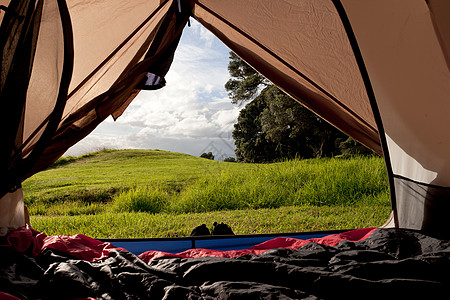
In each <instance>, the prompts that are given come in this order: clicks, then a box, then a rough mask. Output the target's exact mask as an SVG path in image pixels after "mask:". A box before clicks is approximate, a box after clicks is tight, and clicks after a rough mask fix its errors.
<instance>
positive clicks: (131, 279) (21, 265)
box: [0, 228, 450, 299]
mask: <svg viewBox="0 0 450 300" xmlns="http://www.w3.org/2000/svg"><path fill="white" fill-rule="evenodd" d="M351 236H352V239H353V240H352V241H349V240H347V238H350V237H351ZM326 239H328V241H326ZM58 240H59V239H58ZM59 241H60V242H62V243H65V242H67V241H66V240H59ZM337 242H338V243H337ZM98 243H99V244H101V242H98ZM331 245H334V246H331ZM274 246H275V247H277V246H280V247H279V248H271V247H274ZM254 248H258V249H260V250H262V249H263V248H264V249H265V250H267V251H265V252H263V253H261V254H255V253H249V252H247V253H245V252H242V253H241V254H242V255H241V256H239V255H238V256H235V257H211V256H208V257H204V256H202V255H194V256H196V257H174V256H161V257H158V258H156V257H154V258H153V259H151V260H149V261H148V262H146V261H145V260H142V259H140V258H139V257H138V256H136V255H134V254H132V253H130V252H128V251H126V250H123V249H122V250H118V249H114V248H111V249H109V254H108V256H107V257H103V258H99V259H95V260H92V259H88V260H84V259H79V258H77V257H75V256H72V255H70V254H69V253H68V252H65V251H64V250H62V251H58V250H55V249H56V248H54V247H47V248H44V249H42V251H41V252H40V253H39V254H38V255H32V254H31V253H30V252H29V251H25V252H20V251H14V250H13V249H11V248H10V247H4V246H3V247H0V251H2V254H6V253H7V255H1V258H0V270H1V272H0V293H2V294H3V295H6V296H7V297H9V298H10V299H14V298H13V297H17V298H20V299H62V298H63V299H64V298H91V299H92V298H93V299H98V298H101V299H148V298H152V299H153V298H155V299H274V298H276V299H361V297H363V298H364V299H380V298H386V297H388V298H389V297H392V296H393V295H399V293H401V295H402V297H405V298H408V299H422V298H431V299H434V298H436V299H438V298H439V297H440V296H442V295H445V292H446V291H447V290H448V284H449V283H450V276H449V273H448V272H447V270H448V268H449V267H450V266H449V264H450V260H449V253H450V251H449V250H450V241H449V240H443V239H436V238H433V237H431V236H428V235H425V234H423V233H421V232H419V231H414V230H403V229H395V228H391V229H375V230H373V229H363V230H359V231H356V232H348V233H344V234H341V235H340V236H339V235H335V236H334V237H325V238H324V239H316V240H314V241H312V240H311V241H302V240H292V239H287V240H286V242H283V243H281V244H280V243H279V239H275V240H273V241H269V242H267V243H265V244H261V245H258V246H256V247H254ZM60 249H64V247H62V248H60ZM93 252H94V253H95V254H94V255H92V256H90V257H93V256H97V255H98V251H97V248H95V247H94V249H93ZM87 257H89V255H88V256H87ZM18 271H19V273H17V272H18ZM16 274H20V276H18V275H16ZM7 299H8V298H7Z"/></svg>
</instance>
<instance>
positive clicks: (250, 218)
mask: <svg viewBox="0 0 450 300" xmlns="http://www.w3.org/2000/svg"><path fill="white" fill-rule="evenodd" d="M63 160H64V161H63V162H57V163H56V164H55V165H54V166H52V167H51V168H49V169H48V170H46V171H43V172H41V173H38V174H36V175H34V176H33V177H32V178H30V179H28V180H27V181H25V182H24V184H23V188H24V193H25V202H26V204H27V206H28V210H29V212H30V214H31V223H32V226H33V227H34V228H35V229H37V230H40V231H44V232H46V233H47V234H74V233H82V234H85V235H89V236H93V237H97V238H108V237H110V238H113V237H114V238H119V237H120V238H130V237H162V236H186V235H189V233H190V231H191V230H192V229H193V228H194V227H195V226H197V225H200V224H202V223H206V224H212V222H214V221H217V222H225V223H228V224H230V225H231V226H232V228H233V230H234V231H235V233H237V234H249V233H267V232H292V231H309V230H328V229H348V228H361V227H372V226H380V225H382V224H383V223H384V221H385V220H386V219H387V217H388V215H389V212H390V203H389V200H388V199H389V195H388V188H387V177H386V173H385V169H384V163H383V160H382V159H381V158H379V157H353V158H347V159H344V158H332V159H310V160H291V161H286V162H280V163H274V164H238V163H225V162H218V161H212V160H208V159H203V158H199V157H193V156H189V155H185V154H180V153H172V152H166V151H158V150H122V151H118V150H104V151H101V152H98V153H91V154H89V155H85V156H83V157H78V158H70V159H66V158H64V159H63Z"/></svg>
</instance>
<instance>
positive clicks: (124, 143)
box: [65, 20, 241, 160]
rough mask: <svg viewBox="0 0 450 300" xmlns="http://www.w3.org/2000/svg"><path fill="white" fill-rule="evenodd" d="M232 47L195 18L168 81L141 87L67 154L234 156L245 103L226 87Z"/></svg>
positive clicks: (184, 33)
mask: <svg viewBox="0 0 450 300" xmlns="http://www.w3.org/2000/svg"><path fill="white" fill-rule="evenodd" d="M229 52H230V50H229V49H228V48H227V47H226V46H225V45H224V44H223V43H222V42H221V41H219V40H218V39H217V38H216V37H214V36H213V35H212V34H211V33H210V32H209V31H207V30H206V29H205V28H204V27H202V26H201V25H200V24H199V23H198V22H196V21H195V20H191V27H186V28H185V29H184V31H183V35H182V38H181V41H180V44H179V46H178V49H177V50H176V52H175V58H174V61H173V64H172V66H171V69H170V70H169V72H168V73H167V75H166V77H165V78H166V86H165V87H164V88H162V89H160V90H157V91H141V92H140V94H139V95H138V96H137V97H136V98H135V99H134V100H133V102H132V103H131V104H130V106H129V107H128V108H127V110H126V111H125V113H124V114H123V115H122V116H121V117H120V118H118V119H117V120H116V121H115V122H114V121H113V119H112V118H111V117H109V118H108V119H106V120H105V121H104V122H103V123H102V124H100V125H99V126H98V127H97V128H96V129H95V130H94V131H93V132H92V133H91V134H90V135H89V136H87V137H86V138H85V139H83V140H82V141H80V142H79V143H78V144H76V145H74V146H73V147H72V148H70V149H69V150H68V151H67V152H66V154H65V155H73V156H79V155H82V154H86V153H89V152H94V151H98V150H101V149H104V148H107V149H160V150H167V151H172V152H181V153H186V154H190V155H194V156H200V155H201V154H202V153H204V152H206V153H207V152H212V153H213V154H214V155H215V159H216V160H223V159H224V158H226V157H230V156H232V157H234V156H235V155H234V149H235V146H234V140H233V138H232V136H231V133H232V131H233V125H234V123H236V122H237V117H238V115H239V110H240V109H241V107H239V106H237V105H233V104H231V100H230V99H229V98H228V95H227V92H226V90H225V87H224V85H225V83H226V82H227V80H228V79H229V78H230V76H229V74H228V69H227V66H228V61H229Z"/></svg>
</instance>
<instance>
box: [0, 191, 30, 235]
mask: <svg viewBox="0 0 450 300" xmlns="http://www.w3.org/2000/svg"><path fill="white" fill-rule="evenodd" d="M24 225H25V208H24V203H23V192H22V189H18V190H16V191H15V192H13V193H8V194H6V195H5V196H3V197H2V198H0V236H4V235H6V234H7V233H8V231H9V230H11V229H15V228H19V227H20V226H24Z"/></svg>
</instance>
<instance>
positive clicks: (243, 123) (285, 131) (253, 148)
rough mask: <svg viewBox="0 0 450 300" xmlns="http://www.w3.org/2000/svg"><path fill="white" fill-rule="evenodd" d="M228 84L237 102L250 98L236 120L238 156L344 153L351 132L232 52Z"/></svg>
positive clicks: (249, 158)
mask: <svg viewBox="0 0 450 300" xmlns="http://www.w3.org/2000/svg"><path fill="white" fill-rule="evenodd" d="M228 70H229V73H230V75H231V77H232V78H231V79H230V80H228V82H227V83H226V84H225V88H226V89H227V91H228V95H229V96H230V98H231V99H232V103H238V104H243V103H246V102H247V103H248V104H247V106H246V107H245V108H244V109H242V110H241V112H240V115H239V117H238V122H237V124H235V126H234V131H233V138H234V139H235V145H236V157H237V159H238V161H243V162H269V161H274V160H279V159H282V158H293V157H303V158H310V157H323V156H332V155H336V154H339V153H340V150H339V142H340V141H341V140H345V139H346V138H347V136H346V135H344V134H343V133H341V132H340V131H339V130H337V129H336V128H334V127H333V126H331V125H330V124H328V123H327V122H325V121H324V120H322V119H321V118H319V117H318V116H316V115H315V114H314V113H312V112H311V111H310V110H308V109H307V108H305V107H303V106H302V105H301V104H299V103H298V102H296V101H295V100H293V99H292V98H291V97H289V96H288V95H286V94H285V93H284V92H282V91H281V90H280V89H279V88H277V87H276V86H275V85H273V84H270V82H268V80H267V79H265V78H264V77H263V76H262V75H260V74H259V73H258V72H256V71H255V70H254V69H252V68H251V67H250V66H249V65H247V64H246V63H245V62H244V61H243V60H241V59H240V58H239V57H238V56H237V55H236V54H234V53H233V52H231V53H230V63H229V65H228Z"/></svg>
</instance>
